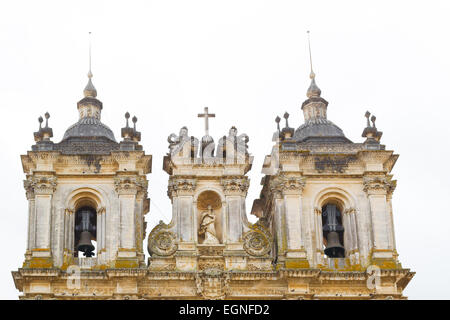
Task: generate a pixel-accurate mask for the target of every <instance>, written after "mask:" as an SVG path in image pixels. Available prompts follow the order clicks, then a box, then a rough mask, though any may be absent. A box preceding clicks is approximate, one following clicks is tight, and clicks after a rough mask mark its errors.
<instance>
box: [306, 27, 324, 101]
mask: <svg viewBox="0 0 450 320" xmlns="http://www.w3.org/2000/svg"><path fill="white" fill-rule="evenodd" d="M307 33H308V48H309V65H310V68H311V72H310V73H309V78H310V79H311V85H310V86H309V88H308V91H307V92H306V96H307V97H308V98H313V97H316V98H317V97H320V94H321V91H320V89H319V87H318V86H317V84H316V80H315V79H316V74H315V73H314V71H313V64H312V54H311V40H310V38H309V30H308V31H307Z"/></svg>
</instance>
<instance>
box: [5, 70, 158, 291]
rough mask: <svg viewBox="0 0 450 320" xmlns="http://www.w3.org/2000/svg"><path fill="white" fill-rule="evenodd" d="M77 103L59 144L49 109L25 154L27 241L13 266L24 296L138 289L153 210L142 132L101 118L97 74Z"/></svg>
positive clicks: (149, 167) (17, 283)
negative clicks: (118, 128) (147, 218)
mask: <svg viewBox="0 0 450 320" xmlns="http://www.w3.org/2000/svg"><path fill="white" fill-rule="evenodd" d="M88 77H89V81H88V84H87V86H86V88H85V89H84V98H83V99H81V100H80V101H79V102H78V104H77V108H78V112H79V120H78V121H77V122H76V123H75V124H74V125H72V126H70V127H69V128H68V129H67V130H66V132H65V134H64V137H63V139H62V140H61V141H60V142H59V143H54V142H53V141H51V138H52V136H53V132H52V129H51V128H50V127H49V126H48V119H49V117H50V115H49V114H48V113H46V114H45V118H46V121H45V126H42V122H43V119H42V117H40V118H39V123H40V124H39V130H38V131H37V132H35V133H34V138H35V140H36V144H35V145H33V146H32V150H31V151H28V152H27V154H26V155H23V156H22V164H23V170H24V173H25V175H26V179H25V180H24V187H25V190H26V195H27V199H28V208H29V209H28V241H27V249H26V253H25V261H24V263H23V266H22V268H20V269H19V270H18V271H14V272H13V278H14V282H15V285H16V288H17V289H18V290H19V291H21V292H22V293H23V295H22V296H20V298H21V299H40V298H49V299H55V298H56V299H95V298H97V299H107V298H108V299H109V298H114V297H122V296H124V295H127V294H133V293H134V292H135V291H136V279H137V277H138V276H139V272H137V271H136V270H140V268H143V270H145V259H144V252H143V248H142V242H143V238H144V237H145V222H144V215H145V214H146V213H147V212H148V211H149V199H148V198H147V179H146V174H148V173H149V172H150V171H151V160H152V158H151V156H150V155H145V153H144V151H143V150H142V146H141V145H139V141H140V139H141V136H140V132H138V131H137V130H136V121H137V118H136V117H133V119H132V121H133V126H132V127H130V125H129V123H128V121H129V117H130V115H129V114H128V113H127V114H126V115H125V117H126V126H125V127H124V128H123V129H122V138H123V140H122V141H120V142H119V143H118V142H116V139H115V137H114V134H113V132H112V131H111V129H109V128H108V127H107V126H106V125H105V124H103V123H102V122H101V112H102V108H103V105H102V102H101V101H100V100H98V99H97V91H96V89H95V87H94V86H93V84H92V81H91V78H92V73H91V72H90V71H89V74H88Z"/></svg>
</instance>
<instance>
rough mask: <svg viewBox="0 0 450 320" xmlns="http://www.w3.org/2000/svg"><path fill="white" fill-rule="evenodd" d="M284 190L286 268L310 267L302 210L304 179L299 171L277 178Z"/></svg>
mask: <svg viewBox="0 0 450 320" xmlns="http://www.w3.org/2000/svg"><path fill="white" fill-rule="evenodd" d="M277 180H278V182H279V184H280V188H281V190H282V195H283V200H284V211H285V218H286V221H285V230H286V236H287V251H286V264H285V265H286V268H309V262H308V259H307V253H306V249H305V242H304V235H303V224H304V217H303V212H302V192H303V188H304V186H305V182H304V179H303V178H302V177H301V175H299V174H297V173H294V172H292V173H283V174H281V175H280V176H279V177H278V178H277Z"/></svg>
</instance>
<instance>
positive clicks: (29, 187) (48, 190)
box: [24, 176, 57, 196]
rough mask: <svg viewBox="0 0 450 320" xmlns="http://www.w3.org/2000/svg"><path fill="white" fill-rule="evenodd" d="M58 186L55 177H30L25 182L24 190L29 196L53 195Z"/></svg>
mask: <svg viewBox="0 0 450 320" xmlns="http://www.w3.org/2000/svg"><path fill="white" fill-rule="evenodd" d="M56 185H57V178H56V177H54V176H30V177H28V178H27V180H25V181H24V188H25V190H26V192H27V196H31V195H32V194H33V193H40V194H52V193H53V192H54V191H55V189H56Z"/></svg>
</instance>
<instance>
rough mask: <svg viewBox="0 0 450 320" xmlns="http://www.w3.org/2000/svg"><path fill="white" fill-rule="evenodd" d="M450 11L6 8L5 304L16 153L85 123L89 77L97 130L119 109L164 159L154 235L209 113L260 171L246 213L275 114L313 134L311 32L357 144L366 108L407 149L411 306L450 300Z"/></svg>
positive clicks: (321, 73) (18, 237) (56, 4)
mask: <svg viewBox="0 0 450 320" xmlns="http://www.w3.org/2000/svg"><path fill="white" fill-rule="evenodd" d="M449 16H450V2H449V1H430V0H429V1H411V0H409V1H380V0H379V1H370V2H369V1H280V0H277V1H262V0H255V1H243V0H240V1H230V0H228V1H212V0H206V1H186V0H185V1H168V0H164V1H162V0H161V1H121V2H114V1H80V0H78V1H42V0H40V1H27V2H26V1H2V2H1V3H0V44H1V48H0V106H1V117H2V124H1V125H0V146H1V153H0V155H1V156H0V164H1V171H0V172H1V173H0V174H1V184H0V195H1V201H0V222H1V224H0V225H1V227H2V228H1V231H0V249H1V251H2V252H1V264H0V298H3V299H16V298H17V295H18V291H17V290H16V289H15V288H14V284H13V280H12V277H11V273H10V271H11V270H17V268H19V267H20V266H21V264H22V262H23V260H24V256H23V254H24V253H25V243H26V229H27V201H26V197H25V191H24V189H23V182H22V181H23V179H24V174H23V172H22V165H21V162H20V155H21V154H25V153H26V151H27V150H30V148H31V145H32V144H33V143H34V141H33V132H34V131H36V130H37V128H38V122H37V118H38V116H40V115H43V114H44V113H45V112H46V111H48V112H50V114H51V118H50V126H51V127H52V128H53V132H54V138H53V141H55V142H59V141H60V140H61V138H62V136H63V134H64V131H65V130H66V129H67V127H69V126H70V125H71V124H73V123H74V122H76V121H77V119H78V113H77V109H76V103H77V101H78V100H80V99H81V98H82V91H83V88H84V86H85V85H86V82H87V77H86V73H87V71H88V32H89V31H92V34H93V36H92V42H93V44H92V64H93V67H92V71H93V74H94V78H93V82H94V85H95V86H96V88H97V91H98V98H99V99H100V100H101V101H102V102H103V112H102V121H103V122H104V123H105V124H107V125H108V126H109V127H110V128H111V129H112V130H113V131H114V134H115V136H116V139H117V140H119V139H120V128H121V127H123V125H124V113H125V112H126V111H129V112H130V113H131V114H132V115H136V116H137V117H138V119H139V120H138V123H137V126H138V129H139V130H140V131H141V132H142V144H143V146H144V148H145V151H146V152H147V153H148V154H152V155H153V169H152V171H153V172H152V174H151V175H149V182H150V183H149V196H150V198H151V209H150V213H149V214H148V215H147V221H148V230H147V234H148V233H149V231H150V230H151V228H152V227H153V226H154V224H155V223H157V222H158V221H159V220H164V221H165V222H169V220H170V216H171V206H170V201H169V199H168V198H167V196H166V190H167V180H168V175H167V174H166V173H165V172H164V171H163V170H162V159H163V156H164V155H165V154H166V152H167V150H168V149H167V147H168V144H167V136H168V135H169V134H170V133H172V132H175V133H178V131H179V128H180V127H182V126H184V125H186V126H188V128H189V133H190V134H193V135H195V136H197V137H201V136H202V134H203V121H202V120H201V119H198V118H197V113H199V112H201V111H202V110H203V107H204V106H208V107H209V109H210V112H215V113H216V118H215V119H213V120H211V122H210V133H211V135H212V136H213V137H214V138H215V140H216V141H217V140H218V138H219V137H221V136H222V135H223V134H225V133H227V132H228V129H229V128H230V127H231V126H232V125H235V126H236V127H237V128H238V130H239V132H240V133H242V132H245V133H247V134H248V135H249V137H250V142H249V148H250V152H251V153H252V154H253V155H254V157H255V161H254V164H253V168H252V170H251V171H250V173H249V176H250V179H251V186H250V191H249V195H248V200H247V210H248V211H249V210H250V208H251V203H252V202H253V199H254V198H256V197H257V196H258V194H259V191H260V185H259V182H260V179H261V177H262V175H261V166H262V162H263V159H264V156H265V155H266V154H268V153H269V152H270V150H271V147H272V141H271V137H272V132H273V131H274V129H275V122H274V119H275V117H276V116H277V115H280V116H281V115H282V114H283V113H284V112H285V111H288V112H289V113H290V114H291V117H290V125H291V126H295V127H298V126H300V124H302V123H303V115H302V113H301V109H300V106H301V103H302V102H303V101H304V100H305V98H306V96H305V93H306V89H307V87H308V85H309V78H308V74H309V58H308V51H307V37H306V31H307V30H311V37H312V50H313V63H314V70H315V72H316V75H317V78H316V79H317V84H318V85H319V87H320V88H321V89H322V96H323V97H324V98H325V99H327V100H328V101H329V102H330V104H329V106H328V118H329V119H330V120H332V121H333V122H334V123H336V124H337V125H339V126H340V127H341V128H342V129H343V130H344V133H345V134H346V136H347V137H348V138H349V139H351V140H352V141H354V142H361V141H363V138H361V132H362V130H363V128H364V126H365V118H364V113H365V111H366V110H370V111H371V112H373V113H374V114H375V115H376V116H377V119H378V120H377V126H378V127H379V129H380V130H382V131H383V132H384V134H383V138H382V142H383V143H384V144H385V145H386V148H387V149H389V150H394V151H395V152H396V153H399V154H400V158H399V160H398V162H397V164H396V166H395V168H394V170H393V173H394V175H395V178H396V179H398V187H397V190H396V191H395V193H394V220H395V228H396V230H395V231H396V240H397V247H398V252H399V254H400V261H401V262H402V264H403V266H404V267H406V268H411V269H412V270H414V271H416V272H417V274H416V276H415V277H414V278H413V280H412V281H411V283H410V284H409V286H408V288H407V289H406V290H405V294H406V295H407V296H409V297H410V298H411V299H433V298H435V299H436V298H437V299H448V298H450V294H449V292H448V287H449V286H450V278H449V272H448V271H449V266H450V254H449V250H448V248H449V243H450V239H449V236H450V206H449V205H448V203H447V201H449V200H450V179H449V178H450V177H449V165H448V163H449V155H450V152H449V149H448V147H449V143H448V140H447V139H448V137H449V135H450V129H449V126H448V124H449V116H450V111H449V109H450V108H449V107H450V106H449V100H450V99H449V98H450V97H449V90H450V44H449V39H450V37H449V32H450V20H449Z"/></svg>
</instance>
